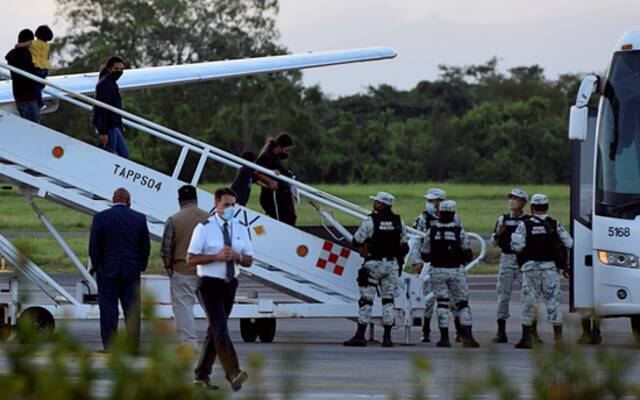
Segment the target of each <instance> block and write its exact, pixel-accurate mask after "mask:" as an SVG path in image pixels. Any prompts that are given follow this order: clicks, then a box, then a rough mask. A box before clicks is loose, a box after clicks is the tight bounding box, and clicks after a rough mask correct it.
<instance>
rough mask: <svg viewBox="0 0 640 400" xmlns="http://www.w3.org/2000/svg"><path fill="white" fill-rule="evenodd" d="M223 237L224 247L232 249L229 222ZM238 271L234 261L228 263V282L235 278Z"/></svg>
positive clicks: (225, 225) (224, 228) (225, 226)
mask: <svg viewBox="0 0 640 400" xmlns="http://www.w3.org/2000/svg"><path fill="white" fill-rule="evenodd" d="M222 237H223V240H224V245H225V246H229V247H231V236H230V235H229V224H228V223H227V222H225V223H224V225H223V229H222ZM235 276H236V270H235V268H234V264H233V261H227V280H228V281H229V280H231V279H233V278H235Z"/></svg>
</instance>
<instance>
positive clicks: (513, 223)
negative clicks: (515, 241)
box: [491, 188, 529, 343]
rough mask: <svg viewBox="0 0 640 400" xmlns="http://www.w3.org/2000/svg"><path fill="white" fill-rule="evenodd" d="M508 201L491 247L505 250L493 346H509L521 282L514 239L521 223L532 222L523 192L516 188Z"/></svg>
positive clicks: (502, 257) (497, 286)
mask: <svg viewBox="0 0 640 400" xmlns="http://www.w3.org/2000/svg"><path fill="white" fill-rule="evenodd" d="M507 198H508V201H509V203H508V204H509V213H507V214H503V215H501V216H500V217H498V221H497V222H496V225H495V228H494V230H493V234H492V235H491V244H492V245H493V246H497V247H499V248H500V250H502V254H501V255H500V270H499V272H498V282H497V285H496V292H497V293H498V310H497V322H498V332H497V333H496V336H495V337H494V338H493V340H492V342H493V343H507V342H508V338H507V330H506V326H507V319H509V301H510V300H511V293H512V291H513V286H514V285H516V284H519V283H521V282H522V274H521V273H520V266H519V265H518V260H517V259H516V253H515V252H514V251H513V250H512V249H511V235H512V234H513V232H515V230H516V228H517V227H518V224H519V223H520V222H521V221H524V220H525V219H527V218H529V216H528V215H526V214H525V212H524V206H525V205H526V204H527V202H528V201H529V195H528V194H527V192H525V191H524V190H522V189H518V188H514V189H513V190H511V192H509V194H508V195H507Z"/></svg>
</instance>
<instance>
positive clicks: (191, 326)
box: [171, 272, 198, 347]
mask: <svg viewBox="0 0 640 400" xmlns="http://www.w3.org/2000/svg"><path fill="white" fill-rule="evenodd" d="M197 285H198V277H197V276H196V275H186V274H181V273H178V272H174V273H173V275H172V276H171V306H172V308H173V315H174V318H175V319H176V332H177V334H178V340H180V343H181V344H183V345H187V346H193V347H198V336H197V334H196V321H195V317H194V316H193V306H194V305H195V303H196V299H197V296H196V289H197Z"/></svg>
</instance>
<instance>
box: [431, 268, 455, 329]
mask: <svg viewBox="0 0 640 400" xmlns="http://www.w3.org/2000/svg"><path fill="white" fill-rule="evenodd" d="M423 290H424V292H423V294H424V295H425V296H427V295H428V294H429V293H431V292H433V284H432V283H431V276H429V277H428V279H427V281H426V282H425V284H424V287H423ZM435 308H436V294H435V293H434V294H433V296H432V297H431V298H430V299H429V300H427V301H426V302H425V303H424V318H429V319H431V318H432V317H433V310H435ZM449 310H450V311H451V314H453V316H454V317H455V318H458V312H457V311H456V309H455V307H454V305H453V303H451V304H450V306H449Z"/></svg>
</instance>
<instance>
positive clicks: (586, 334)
mask: <svg viewBox="0 0 640 400" xmlns="http://www.w3.org/2000/svg"><path fill="white" fill-rule="evenodd" d="M580 324H581V325H582V336H580V337H579V338H578V340H576V343H577V344H589V343H590V342H591V335H592V334H593V332H592V331H591V318H582V319H581V320H580Z"/></svg>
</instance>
